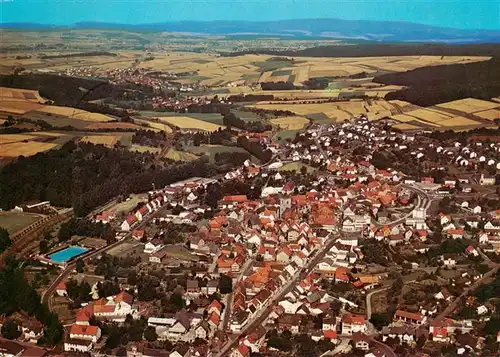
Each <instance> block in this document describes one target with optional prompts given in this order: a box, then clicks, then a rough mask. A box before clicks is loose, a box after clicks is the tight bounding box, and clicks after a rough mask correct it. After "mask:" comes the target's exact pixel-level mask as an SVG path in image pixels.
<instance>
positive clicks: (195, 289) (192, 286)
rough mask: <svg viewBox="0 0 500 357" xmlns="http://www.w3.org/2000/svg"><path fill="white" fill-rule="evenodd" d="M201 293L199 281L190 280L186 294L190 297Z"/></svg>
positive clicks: (187, 283)
mask: <svg viewBox="0 0 500 357" xmlns="http://www.w3.org/2000/svg"><path fill="white" fill-rule="evenodd" d="M200 292H201V290H200V287H199V286H198V280H188V281H187V282H186V293H187V294H188V295H199V294H200Z"/></svg>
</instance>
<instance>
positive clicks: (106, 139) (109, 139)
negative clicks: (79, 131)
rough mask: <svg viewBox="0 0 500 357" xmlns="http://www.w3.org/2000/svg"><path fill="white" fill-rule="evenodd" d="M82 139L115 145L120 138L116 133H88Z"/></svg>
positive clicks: (96, 143) (97, 143) (86, 141)
mask: <svg viewBox="0 0 500 357" xmlns="http://www.w3.org/2000/svg"><path fill="white" fill-rule="evenodd" d="M80 141H83V142H85V143H92V144H95V145H104V146H108V147H113V146H114V145H115V144H116V143H117V142H118V138H117V137H116V136H115V135H86V136H84V137H83V138H81V139H80Z"/></svg>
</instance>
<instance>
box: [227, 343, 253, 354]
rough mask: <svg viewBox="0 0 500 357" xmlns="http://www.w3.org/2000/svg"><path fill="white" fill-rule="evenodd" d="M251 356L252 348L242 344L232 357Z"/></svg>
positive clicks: (233, 352)
mask: <svg viewBox="0 0 500 357" xmlns="http://www.w3.org/2000/svg"><path fill="white" fill-rule="evenodd" d="M248 356H250V348H249V347H248V346H246V345H245V344H243V343H242V344H240V345H239V346H238V347H237V348H235V349H234V350H233V351H232V352H231V354H230V357H248Z"/></svg>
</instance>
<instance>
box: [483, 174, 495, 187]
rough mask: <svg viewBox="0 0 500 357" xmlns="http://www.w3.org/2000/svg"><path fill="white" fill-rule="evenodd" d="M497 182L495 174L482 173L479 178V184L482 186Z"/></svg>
mask: <svg viewBox="0 0 500 357" xmlns="http://www.w3.org/2000/svg"><path fill="white" fill-rule="evenodd" d="M495 183H496V179H495V176H485V175H484V174H481V178H480V179H479V184H480V185H481V186H492V185H494V184H495Z"/></svg>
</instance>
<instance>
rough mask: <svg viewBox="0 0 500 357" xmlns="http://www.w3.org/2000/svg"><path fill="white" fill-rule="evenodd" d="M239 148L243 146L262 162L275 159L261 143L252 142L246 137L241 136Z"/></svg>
mask: <svg viewBox="0 0 500 357" xmlns="http://www.w3.org/2000/svg"><path fill="white" fill-rule="evenodd" d="M238 146H241V147H242V148H243V149H245V150H246V151H248V152H249V153H250V154H252V155H253V156H255V157H256V158H258V159H259V160H260V161H261V162H268V161H269V160H271V158H272V157H273V153H272V152H271V150H268V149H267V148H266V147H265V146H264V145H262V144H261V143H260V142H257V141H250V140H249V139H248V138H247V137H246V136H240V137H239V138H238Z"/></svg>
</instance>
